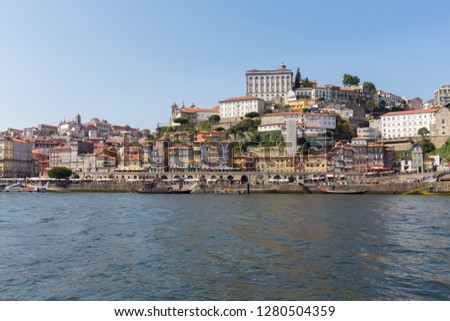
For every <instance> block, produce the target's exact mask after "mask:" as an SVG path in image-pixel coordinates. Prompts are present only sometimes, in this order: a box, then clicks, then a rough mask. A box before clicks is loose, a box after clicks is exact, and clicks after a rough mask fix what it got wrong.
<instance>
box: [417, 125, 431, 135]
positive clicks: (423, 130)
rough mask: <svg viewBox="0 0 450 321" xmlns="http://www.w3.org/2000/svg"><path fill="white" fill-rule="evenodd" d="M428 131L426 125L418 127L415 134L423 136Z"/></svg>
mask: <svg viewBox="0 0 450 321" xmlns="http://www.w3.org/2000/svg"><path fill="white" fill-rule="evenodd" d="M429 133H430V131H429V130H428V129H427V128H426V127H422V128H419V130H418V131H417V134H419V135H420V136H422V137H425V136H426V135H428V134H429Z"/></svg>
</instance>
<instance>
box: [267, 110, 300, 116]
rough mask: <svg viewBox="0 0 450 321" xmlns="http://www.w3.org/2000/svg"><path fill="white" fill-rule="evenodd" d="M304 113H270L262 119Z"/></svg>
mask: <svg viewBox="0 0 450 321" xmlns="http://www.w3.org/2000/svg"><path fill="white" fill-rule="evenodd" d="M301 114H303V112H301V111H285V112H281V113H268V114H264V115H262V117H276V116H285V115H301Z"/></svg>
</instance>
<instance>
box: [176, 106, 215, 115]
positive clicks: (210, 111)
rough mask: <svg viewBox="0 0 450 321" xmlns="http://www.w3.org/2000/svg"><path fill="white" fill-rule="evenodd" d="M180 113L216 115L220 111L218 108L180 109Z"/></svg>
mask: <svg viewBox="0 0 450 321" xmlns="http://www.w3.org/2000/svg"><path fill="white" fill-rule="evenodd" d="M180 111H181V112H182V113H199V112H202V113H218V112H219V111H220V106H216V107H214V108H191V107H189V108H182V109H180Z"/></svg>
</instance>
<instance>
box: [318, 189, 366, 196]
mask: <svg viewBox="0 0 450 321" xmlns="http://www.w3.org/2000/svg"><path fill="white" fill-rule="evenodd" d="M319 192H321V193H323V194H344V195H345V194H365V193H367V191H356V190H331V189H320V190H319Z"/></svg>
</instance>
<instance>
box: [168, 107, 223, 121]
mask: <svg viewBox="0 0 450 321" xmlns="http://www.w3.org/2000/svg"><path fill="white" fill-rule="evenodd" d="M171 108H172V118H171V120H170V124H171V125H172V126H174V125H178V123H175V121H174V120H175V119H176V118H179V117H186V118H187V119H188V121H189V123H190V124H196V123H199V122H202V121H207V120H208V119H209V117H210V116H212V115H220V106H215V107H214V108H198V107H197V106H195V104H192V106H191V107H184V106H183V107H181V108H179V107H178V106H177V104H173V105H172V107H171ZM221 118H222V117H221Z"/></svg>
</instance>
